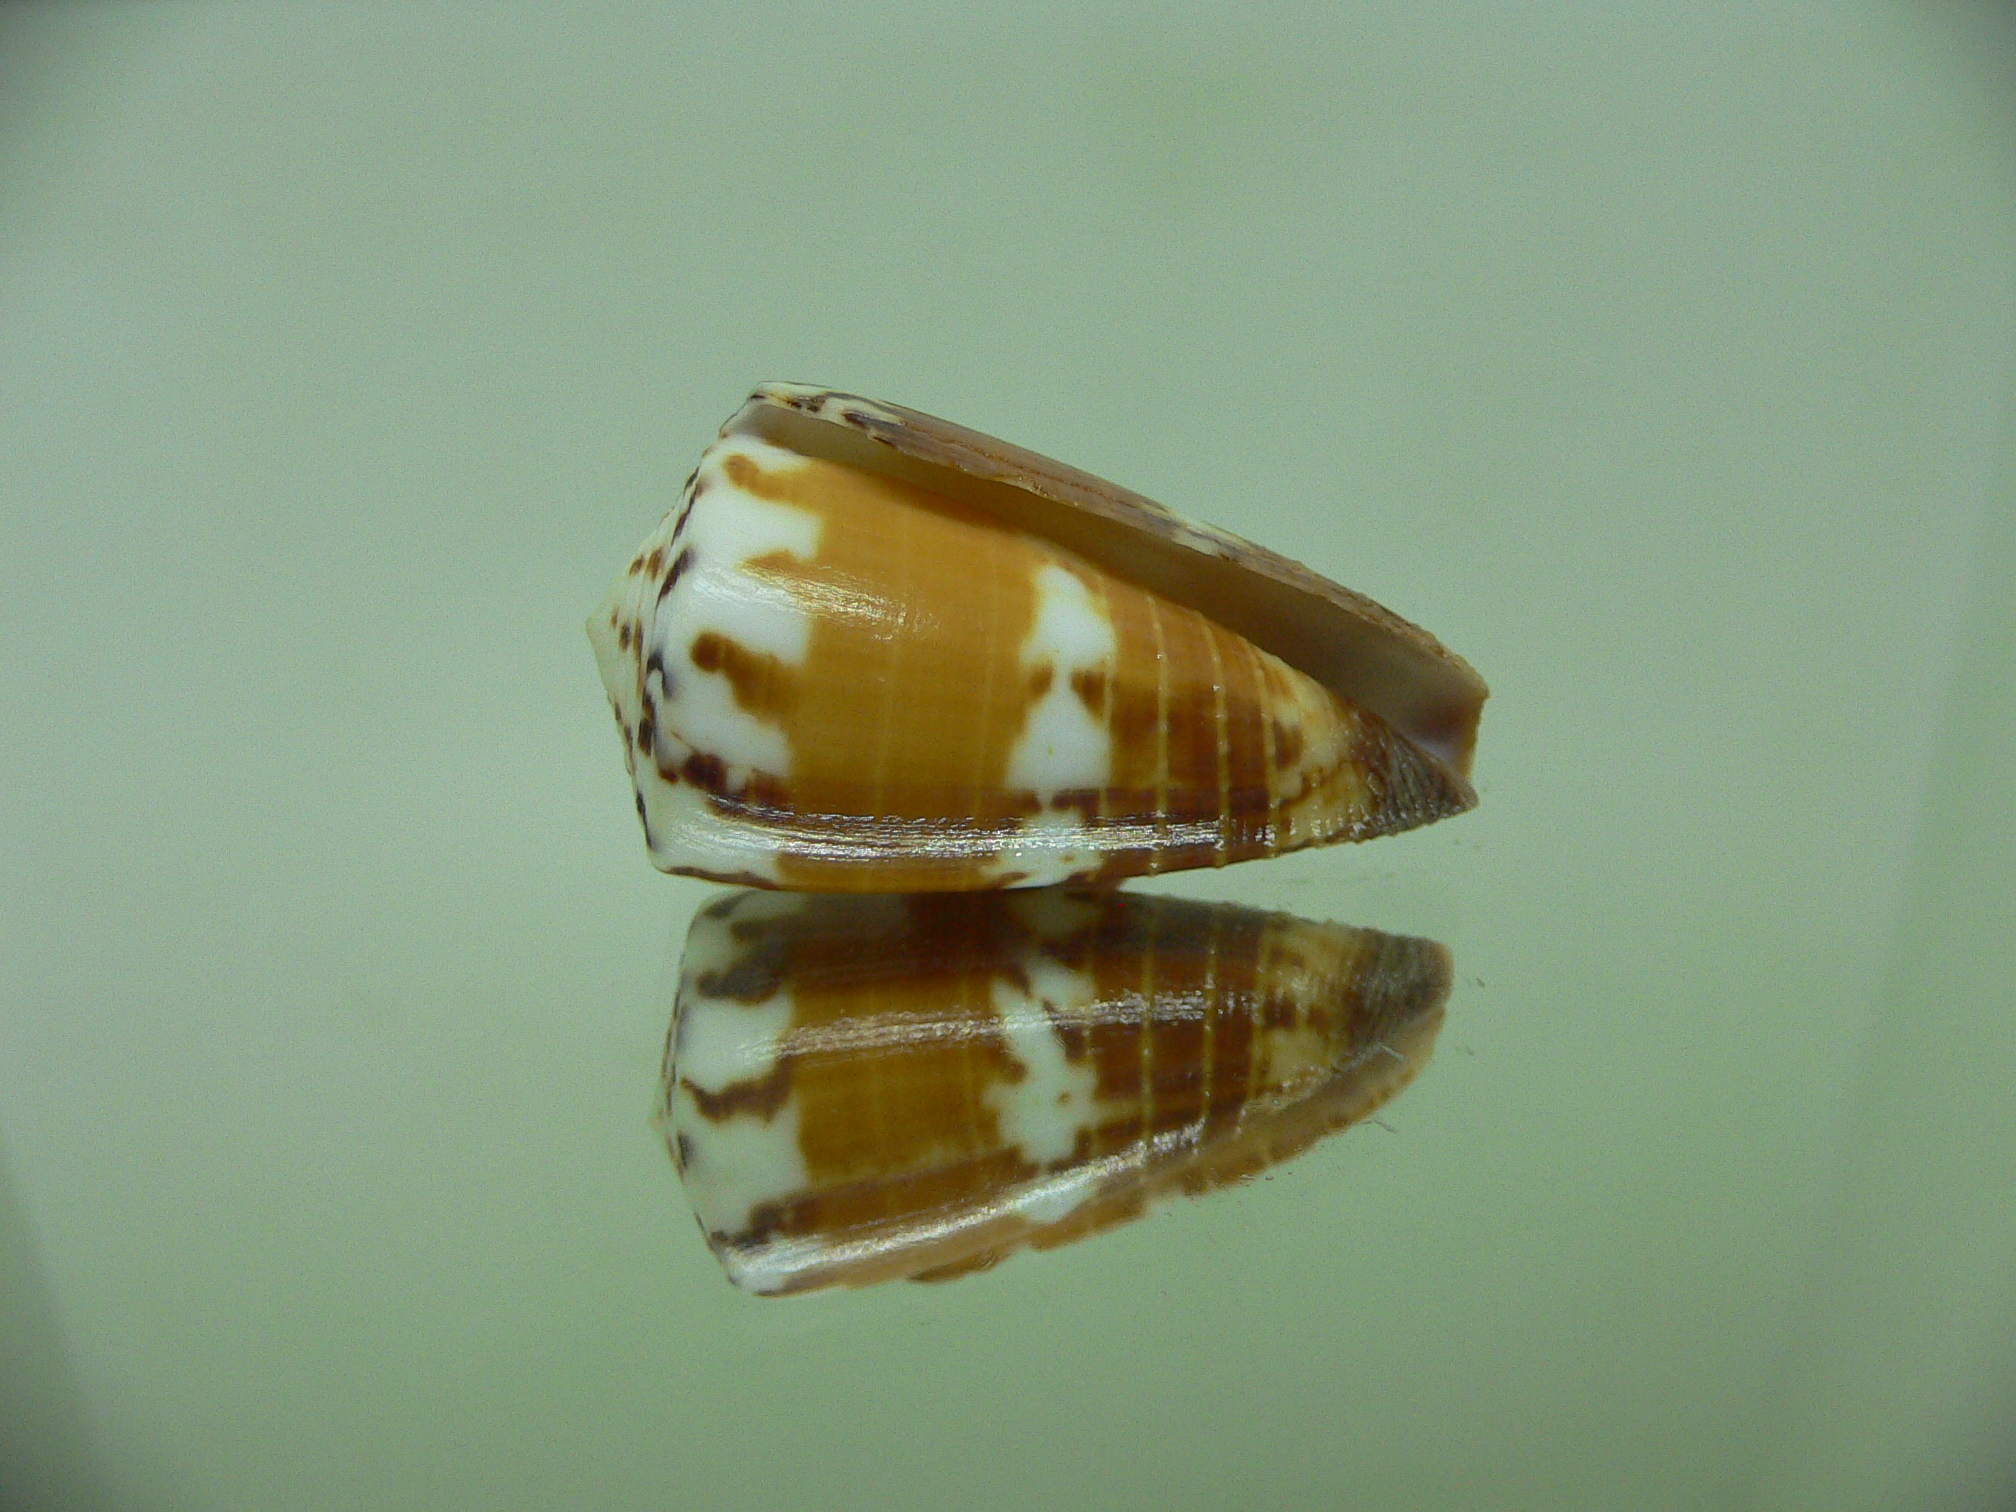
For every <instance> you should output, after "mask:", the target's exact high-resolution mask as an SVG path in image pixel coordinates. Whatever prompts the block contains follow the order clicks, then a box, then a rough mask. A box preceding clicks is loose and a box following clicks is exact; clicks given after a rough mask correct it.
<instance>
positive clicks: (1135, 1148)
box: [660, 889, 1450, 1293]
mask: <svg viewBox="0 0 2016 1512" xmlns="http://www.w3.org/2000/svg"><path fill="white" fill-rule="evenodd" d="M1449 984H1450V958H1449V953H1448V951H1447V950H1446V949H1445V948H1444V947H1443V946H1441V945H1438V944H1436V943H1434V942H1433V941H1429V940H1419V939H1409V938H1405V937H1401V936H1394V935H1386V934H1380V933H1377V932H1375V931H1372V930H1364V929H1351V928H1346V927H1344V926H1342V925H1336V924H1317V923H1311V922H1309V921H1307V920H1303V919H1296V918H1291V917H1289V916H1287V915H1285V914H1272V913H1263V912H1259V911H1257V910H1252V909H1245V908H1237V907H1233V906H1231V905H1229V904H1217V903H1197V902H1190V901H1187V900H1182V899H1176V898H1160V897H1145V896H1131V895H1127V894H1122V893H1103V894H1084V893H1071V892H1065V891H1062V890H1057V889H1044V890H1031V891H1023V892H1008V893H941V894H915V895H908V896H854V895H844V894H840V895H815V896H806V895H794V894H780V893H773V892H742V893H734V894H729V895H727V896H724V897H722V898H720V899H718V900H717V901H715V902H713V903H711V904H709V905H708V906H707V907H705V908H704V909H702V910H701V912H700V914H699V915H698V917H696V919H695V920H694V923H693V927H692V931H691V933H690V934H689V936H688V938H687V943H686V954H685V958H684V960H683V962H682V964H681V969H680V984H679V996H678V1003H677V1007H676V1009H675V1011H674V1017H673V1023H672V1032H671V1035H670V1037H669V1039H668V1042H667V1046H666V1058H665V1084H664V1085H665V1091H664V1101H663V1105H662V1108H661V1111H660V1123H661V1126H662V1128H663V1130H664V1133H665V1136H666V1140H667V1143H668V1144H669V1145H670V1147H671V1150H672V1157H673V1161H674V1163H675V1164H676V1165H677V1167H678V1169H679V1171H680V1174H681V1176H682V1178H683V1179H684V1182H685V1186H686V1191H687V1195H688V1197H689V1199H690V1200H691V1202H692V1204H693V1210H694V1213H695V1216H696V1217H697V1218H698V1219H699V1221H700V1227H701V1229H702V1231H703V1232H704V1233H705V1234H706V1235H707V1240H708V1243H709V1244H710V1245H711V1246H712V1247H713V1249H714V1252H715V1253H716V1255H718V1256H719V1257H720V1259H721V1262H722V1264H723V1265H725V1266H726V1267H727V1270H728V1274H729V1276H730V1278H731V1279H733V1280H734V1281H735V1283H736V1284H737V1285H739V1286H741V1287H743V1288H745V1289H747V1290H749V1291H753V1292H760V1293H782V1292H796V1291H807V1290H812V1289H815V1288H819V1287H825V1286H835V1285H848V1286H860V1285H867V1284H870V1283H873V1282H878V1281H885V1280H893V1279H898V1278H903V1277H908V1278H912V1279H916V1280H936V1279H941V1278H944V1277H949V1276H955V1275H960V1274H963V1273H965V1272H967V1271H972V1270H979V1269H983V1268H985V1267H987V1266H990V1265H993V1264H994V1263H996V1262H997V1261H999V1260H1001V1259H1002V1258H1004V1257H1005V1256H1006V1255H1008V1254H1010V1253H1012V1252H1014V1251H1015V1250H1017V1249H1020V1248H1022V1247H1024V1246H1030V1247H1034V1248H1049V1247H1051V1246H1054V1245H1059V1244H1065V1243H1069V1242H1070V1241H1072V1240H1074V1239H1079V1238H1082V1237H1084V1236H1086V1235H1088V1234H1091V1233H1095V1232H1097V1231H1098V1230H1100V1229H1103V1228H1107V1227H1110V1226H1111V1225H1113V1224H1116V1223H1120V1222H1124V1221H1125V1220H1127V1219H1129V1218H1134V1217H1138V1216H1139V1215H1141V1214H1142V1213H1143V1212H1144V1211H1145V1210H1146V1208H1147V1206H1148V1205H1149V1203H1150V1202H1152V1201H1154V1200H1156V1199H1158V1198H1161V1197H1164V1196H1167V1195H1172V1194H1175V1193H1197V1192H1203V1191H1206V1190H1209V1189H1210V1188H1212V1187H1215V1186H1219V1185H1222V1184H1225V1183H1227V1182H1232V1181H1237V1180H1239V1179H1241V1178H1243V1177H1247V1176H1251V1175H1253V1174H1255V1173H1256V1172H1258V1171H1261V1170H1263V1169H1264V1168H1266V1167H1267V1166H1270V1165H1272V1164H1274V1163H1275V1162H1277V1161H1281V1160H1285V1159H1287V1158H1288V1157H1290V1156H1292V1155H1295V1154H1298V1153H1299V1152H1301V1151H1302V1150H1304V1149H1306V1148H1308V1147H1309V1146H1310V1145H1311V1144H1313V1143H1314V1142H1315V1141H1316V1140H1318V1139H1320V1138H1322V1137H1323V1136H1324V1135H1326V1134H1329V1133H1332V1132H1334V1131H1336V1130H1339V1129H1342V1128H1344V1127H1345V1126H1346V1125H1348V1124H1350V1123H1353V1122H1355V1121H1357V1120H1359V1119H1362V1118H1364V1117H1366V1116H1367V1115H1368V1114H1370V1113H1371V1112H1372V1111H1373V1110H1375V1109H1376V1108H1378V1107H1379V1106H1380V1105H1381V1104H1382V1103H1384V1102H1385V1101H1386V1100H1387V1099H1388V1098H1390V1097H1392V1096H1393V1095H1394V1094H1395V1093H1397V1092H1398V1091H1399V1090H1400V1089H1401V1088H1402V1087H1404V1086H1405V1085H1406V1084H1407V1083H1408V1082H1409V1081H1410V1080H1412V1079H1413V1077H1414V1075H1415V1074H1416V1072H1417V1071H1419V1069H1420V1067H1421V1066H1422V1064H1423V1063H1424V1062H1425V1061H1426V1059H1427V1057H1428V1054H1429V1052H1430V1049H1431V1047H1432V1046H1433V1043H1434V1038H1435V1033H1436V1030H1437V1029H1438V1028H1439V1027H1440V1025H1441V1021H1442V1009H1443V1004H1444V1002H1445V1000H1446V999H1447V997H1448V993H1449Z"/></svg>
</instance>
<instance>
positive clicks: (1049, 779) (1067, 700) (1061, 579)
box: [1008, 562, 1114, 803]
mask: <svg viewBox="0 0 2016 1512" xmlns="http://www.w3.org/2000/svg"><path fill="white" fill-rule="evenodd" d="M1113 651H1114V639H1113V622H1112V621H1111V620H1110V619H1108V618H1107V617H1106V613H1105V611H1104V610H1103V609H1102V608H1101V607H1100V605H1099V604H1098V603H1096V602H1095V601H1094V600H1093V597H1092V595H1091V593H1089V592H1088V591H1087V590H1086V587H1085V583H1084V581H1083V580H1082V579H1081V578H1080V577H1079V576H1078V575H1077V574H1076V573H1074V572H1068V571H1066V570H1065V569H1064V568H1062V567H1059V566H1057V565H1056V564H1055V563H1054V562H1046V563H1045V564H1044V565H1043V566H1041V567H1039V568H1037V569H1036V620H1035V623H1034V624H1033V625H1031V626H1030V627H1029V636H1028V639H1026V640H1025V641H1023V642H1022V654H1021V664H1022V671H1023V673H1024V675H1025V676H1026V675H1028V674H1031V673H1034V672H1035V671H1037V669H1039V668H1041V667H1046V666H1047V667H1049V668H1050V672H1051V676H1050V686H1049V687H1047V688H1045V689H1044V690H1043V696H1042V697H1040V698H1038V699H1037V700H1036V701H1035V702H1034V703H1032V704H1031V705H1030V706H1029V712H1028V714H1027V716H1026V717H1025V719H1024V721H1023V725H1022V733H1021V734H1020V735H1019V736H1018V737H1017V739H1016V741H1015V745H1014V748H1013V749H1012V750H1011V751H1010V752H1009V754H1008V785H1009V786H1010V787H1018V788H1030V789H1032V790H1034V791H1035V792H1036V794H1037V795H1038V796H1039V797H1041V798H1042V799H1043V801H1044V802H1045V803H1048V802H1049V801H1050V799H1051V798H1052V797H1054V796H1055V795H1056V793H1057V791H1058V790H1059V789H1060V788H1103V787H1105V786H1107V785H1108V784H1109V783H1110V782H1111V781H1112V771H1113V739H1112V736H1111V735H1110V734H1109V733H1108V731H1107V728H1106V721H1105V720H1104V719H1103V718H1097V719H1095V718H1094V717H1093V716H1092V713H1091V711H1090V710H1089V709H1087V708H1086V707H1085V701H1084V700H1083V699H1082V698H1080V697H1079V696H1078V694H1077V693H1076V691H1074V690H1073V688H1072V686H1071V679H1072V676H1073V675H1074V674H1076V673H1081V672H1090V673H1096V674H1098V676H1099V677H1100V678H1101V679H1102V680H1104V679H1105V678H1106V677H1107V676H1108V675H1109V674H1110V669H1111V667H1112V664H1113Z"/></svg>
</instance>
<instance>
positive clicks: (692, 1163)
mask: <svg viewBox="0 0 2016 1512" xmlns="http://www.w3.org/2000/svg"><path fill="white" fill-rule="evenodd" d="M672 1132H673V1135H674V1136H675V1137H677V1136H679V1135H684V1136H685V1138H686V1140H687V1144H686V1169H685V1170H684V1172H682V1173H681V1179H682V1180H683V1181H684V1182H685V1184H686V1196H687V1198H688V1200H689V1201H690V1202H691V1203H692V1204H693V1213H694V1216H695V1217H697V1218H698V1219H699V1220H700V1223H701V1225H702V1227H704V1228H705V1229H706V1230H707V1232H708V1233H709V1234H729V1235H734V1234H739V1233H742V1232H743V1231H744V1230H746V1229H747V1228H748V1227H749V1224H750V1221H751V1219H753V1218H754V1217H755V1214H756V1210H757V1209H758V1208H759V1207H761V1206H763V1204H765V1203H768V1202H779V1201H782V1200H784V1199H785V1198H789V1197H796V1196H798V1195H799V1194H801V1193H802V1192H804V1190H805V1189H806V1187H807V1186H808V1185H809V1184H810V1182H811V1177H810V1175H809V1174H808V1173H807V1171H806V1169H805V1156H804V1154H803V1153H802V1152H801V1151H800V1150H799V1148H798V1100H797V1099H796V1098H795V1097H794V1098H790V1099H787V1100H786V1102H785V1104H784V1106H783V1107H781V1108H779V1109H778V1110H777V1111H776V1112H775V1113H774V1114H772V1115H771V1116H770V1117H768V1118H758V1117H757V1116H756V1115H755V1114H753V1113H738V1114H736V1115H735V1116H734V1117H733V1118H729V1119H724V1120H720V1121H716V1120H714V1119H711V1118H708V1117H706V1116H705V1115H704V1114H702V1113H701V1112H700V1109H699V1108H698V1106H697V1105H696V1104H695V1103H694V1101H693V1094H692V1093H691V1092H689V1091H688V1090H687V1089H686V1088H685V1087H683V1086H682V1087H681V1088H679V1090H678V1092H677V1093H676V1094H675V1095H674V1097H673V1099H672Z"/></svg>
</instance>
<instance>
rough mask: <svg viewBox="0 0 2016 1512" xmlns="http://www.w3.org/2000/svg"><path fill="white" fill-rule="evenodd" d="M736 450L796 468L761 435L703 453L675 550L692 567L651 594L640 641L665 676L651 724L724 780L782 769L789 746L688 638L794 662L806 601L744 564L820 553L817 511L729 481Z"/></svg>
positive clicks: (769, 468) (769, 467)
mask: <svg viewBox="0 0 2016 1512" xmlns="http://www.w3.org/2000/svg"><path fill="white" fill-rule="evenodd" d="M735 454H740V455H742V456H745V457H747V458H748V459H749V460H750V461H752V462H754V463H755V464H756V465H757V466H758V467H760V468H761V469H763V470H764V471H765V472H778V471H785V470H788V469H790V468H793V467H796V466H799V465H801V463H800V460H799V459H798V458H797V457H795V456H794V455H792V454H791V453H789V452H786V451H782V450H780V449H778V448H777V447H774V446H770V445H768V444H766V443H764V442H761V441H752V440H740V441H737V442H736V443H734V444H733V445H732V446H717V447H715V448H714V449H713V450H711V451H709V452H708V454H707V456H706V458H705V459H704V460H703V461H702V463H701V467H700V488H701V492H700V497H699V498H698V499H697V500H696V501H695V503H694V505H693V513H692V516H691V517H690V518H689V519H688V520H687V522H686V530H685V533H684V535H683V536H682V537H681V540H680V550H682V551H688V550H690V551H691V552H692V553H693V556H692V559H691V560H692V564H693V565H692V567H691V568H690V569H689V570H688V571H687V572H686V573H685V575H684V576H682V577H681V578H680V579H679V581H678V582H677V583H676V584H674V585H673V588H672V591H671V592H670V593H668V594H666V595H665V597H664V598H663V599H661V600H660V601H659V603H658V609H657V613H656V615H655V616H654V617H653V619H652V622H651V629H650V632H649V647H648V649H649V651H656V652H657V653H658V655H659V658H660V660H661V661H662V662H663V664H664V666H665V668H666V670H667V672H668V673H669V674H670V677H671V682H672V687H671V689H670V692H669V694H667V695H666V696H665V697H664V698H663V700H662V701H661V702H660V703H659V706H658V723H659V727H660V728H661V729H662V730H664V731H665V732H666V733H667V734H669V735H672V736H674V737H675V738H677V739H678V740H679V741H680V742H681V743H682V744H684V745H686V746H688V747H690V748H691V749H693V750H696V751H703V752H705V753H706V754H708V755H710V756H718V757H719V758H720V759H721V761H722V762H723V764H724V765H725V766H726V767H727V769H728V773H729V777H730V781H731V782H732V781H734V780H735V778H736V776H737V774H740V775H741V776H742V777H743V778H745V779H746V777H747V774H748V773H749V772H751V771H759V772H767V773H769V774H771V775H772V776H776V777H786V776H789V775H790V771H791V746H790V743H789V742H788V741H787V740H786V739H785V738H784V732H783V731H782V730H780V729H778V728H777V727H776V726H775V725H772V724H768V723H765V722H764V721H763V720H760V719H758V718H756V717H755V716H754V715H752V714H750V713H749V712H748V711H747V710H745V709H743V708H742V707H741V706H740V705H739V704H737V703H736V702H735V690H734V688H733V687H732V686H731V685H730V684H729V681H728V679H727V678H726V677H724V676H722V675H721V674H720V673H719V672H718V671H717V672H703V671H702V670H701V669H700V668H699V667H697V666H695V665H694V664H693V656H692V651H693V643H694V642H695V641H696V640H698V639H699V638H700V637H701V636H702V635H704V634H706V633H708V632H709V631H711V632H713V633H714V634H716V635H718V636H720V637H722V638H723V639H724V640H728V641H733V642H734V643H735V644H736V645H738V646H741V647H742V648H743V649H745V650H748V651H752V652H755V653H757V654H759V655H768V656H774V657H776V658H777V659H778V660H779V661H781V662H783V663H785V664H786V665H787V666H793V667H797V666H803V665H804V662H805V652H806V648H807V647H808V646H809V645H810V643H811V639H812V621H811V618H810V617H809V616H808V615H807V614H806V612H805V606H804V605H803V604H802V603H801V602H800V601H799V600H798V599H797V598H796V597H795V596H793V595H792V594H791V593H790V591H789V590H787V589H784V588H782V587H780V586H778V585H777V584H776V583H774V582H772V581H770V580H768V579H766V578H764V577H761V576H759V575H757V574H755V573H752V572H750V571H748V564H749V563H750V562H751V561H752V560H754V559H755V558H757V557H762V556H768V555H772V554H774V553H779V552H781V553H784V554H786V555H789V556H794V557H799V558H804V559H809V558H811V557H812V556H814V555H815V554H816V553H817V552H818V550H819V517H818V516H817V515H814V514H810V513H808V512H807V511H805V510H802V509H793V508H792V507H791V506H790V505H788V504H775V503H772V502H770V501H769V500H767V499H759V498H756V497H755V496H753V495H751V494H748V493H745V492H743V491H742V490H741V489H739V488H737V487H736V486H735V485H734V484H733V483H731V482H729V481H728V477H727V473H726V471H725V469H724V467H723V463H724V462H725V461H726V460H727V458H728V457H729V456H730V455H735ZM647 654H648V653H647ZM652 691H653V693H654V695H655V694H656V693H658V691H659V690H658V689H657V688H653V690H652Z"/></svg>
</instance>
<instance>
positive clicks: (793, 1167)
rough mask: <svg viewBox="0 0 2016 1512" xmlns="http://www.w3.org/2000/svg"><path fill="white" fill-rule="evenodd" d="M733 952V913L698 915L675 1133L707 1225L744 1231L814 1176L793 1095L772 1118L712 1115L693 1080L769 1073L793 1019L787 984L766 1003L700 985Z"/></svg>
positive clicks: (705, 1087) (728, 1080) (718, 1085)
mask: <svg viewBox="0 0 2016 1512" xmlns="http://www.w3.org/2000/svg"><path fill="white" fill-rule="evenodd" d="M744 901H745V903H746V902H748V901H753V900H744ZM746 912H747V909H746V908H738V909H737V913H738V914H742V913H746ZM734 955H735V950H734V947H733V945H732V935H731V932H730V930H729V927H728V921H726V920H720V919H713V918H709V917H707V916H705V915H702V916H701V917H700V918H698V919H696V920H695V921H694V928H693V932H692V934H691V935H689V936H688V939H687V960H686V970H685V973H684V985H683V986H682V987H681V990H680V999H681V1001H680V1005H679V1027H678V1031H677V1040H676V1048H675V1052H674V1055H673V1062H672V1068H671V1069H672V1075H673V1076H674V1077H676V1078H677V1080H676V1083H675V1087H674V1091H673V1095H672V1099H671V1104H672V1106H671V1113H672V1117H671V1125H672V1127H671V1133H672V1135H673V1137H674V1138H675V1139H676V1138H680V1137H682V1136H683V1138H684V1139H685V1141H686V1157H685V1170H684V1172H683V1178H684V1180H685V1183H686V1190H687V1192H688V1194H689V1196H690V1197H691V1198H692V1202H693V1210H694V1212H695V1213H697V1214H698V1215H699V1217H700V1221H701V1223H702V1224H703V1225H705V1227H706V1228H707V1230H708V1231H709V1232H710V1233H721V1232H726V1233H730V1234H734V1233H739V1232H741V1231H742V1230H743V1229H746V1228H747V1227H748V1226H749V1223H750V1219H751V1217H752V1216H753V1214H754V1213H755V1211H756V1209H757V1208H758V1207H760V1206H762V1205H763V1204H764V1203H766V1202H776V1201H779V1200H780V1199H783V1198H786V1197H791V1196H795V1195H797V1194H798V1193H800V1192H802V1191H804V1189H805V1187H806V1184H807V1181H808V1180H809V1177H808V1175H807V1172H806V1169H805V1157H804V1154H803V1153H802V1152H801V1151H800V1149H799V1146H798V1104H797V1099H796V1098H795V1097H789V1098H786V1099H785V1101H784V1104H783V1106H782V1107H780V1108H778V1109H777V1111H776V1112H775V1113H773V1114H771V1115H770V1116H769V1117H768V1118H764V1117H762V1116H761V1115H760V1114H758V1113H756V1112H753V1111H748V1112H739V1111H738V1112H736V1113H735V1114H733V1115H732V1116H730V1117H728V1118H726V1119H714V1118H709V1117H708V1116H707V1115H706V1114H704V1113H702V1112H701V1111H700V1106H699V1102H698V1100H697V1099H696V1098H695V1097H694V1095H693V1090H692V1089H693V1088H696V1087H697V1088H698V1089H699V1090H701V1091H702V1092H713V1093H719V1092H721V1091H723V1090H725V1089H726V1088H728V1087H731V1086H733V1085H735V1084H736V1083H738V1082H761V1081H763V1080H765V1079H766V1078H768V1077H769V1076H771V1075H772V1074H773V1073H775V1071H776V1070H777V1064H778V1057H779V1055H780V1054H781V1052H782V1045H783V1039H784V1035H785V1034H786V1033H787V1032H788V1031H789V1029H790V1027H791V1017H792V1001H791V992H790V989H789V988H785V989H784V990H782V991H779V992H778V993H776V994H775V995H774V996H772V997H770V998H768V999H766V1000H765V1001H763V1002H761V1003H742V1002H737V1001H735V1000H734V999H731V998H721V997H712V996H709V995H708V994H707V993H705V992H704V991H702V990H701V988H700V986H699V982H700V979H701V977H702V976H703V975H705V974H706V973H708V972H710V971H715V970H720V969H723V968H725V967H726V966H727V965H728V964H730V963H731V962H732V960H733V958H734Z"/></svg>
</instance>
